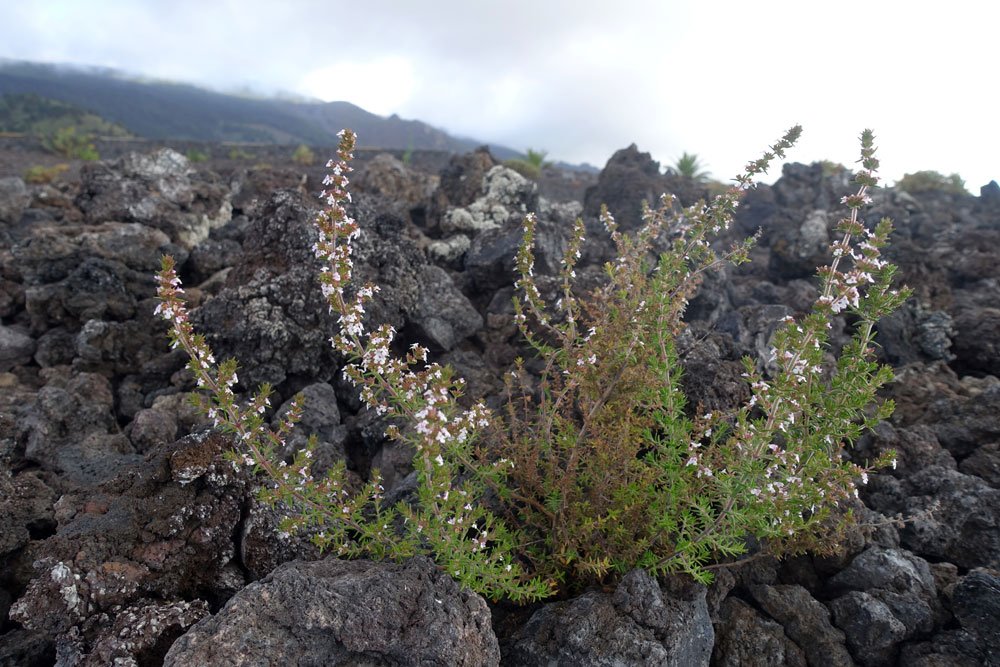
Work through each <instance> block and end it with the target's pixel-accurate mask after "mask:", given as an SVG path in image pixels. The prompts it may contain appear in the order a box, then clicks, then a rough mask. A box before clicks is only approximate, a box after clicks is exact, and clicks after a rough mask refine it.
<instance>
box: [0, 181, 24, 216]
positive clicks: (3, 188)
mask: <svg viewBox="0 0 1000 667" xmlns="http://www.w3.org/2000/svg"><path fill="white" fill-rule="evenodd" d="M30 203H31V193H30V192H28V188H27V187H26V186H25V184H24V181H23V180H21V179H20V178H18V177H17V176H8V177H6V178H0V223H8V224H13V223H16V222H18V221H19V220H20V219H21V213H23V212H24V209H26V208H28V204H30Z"/></svg>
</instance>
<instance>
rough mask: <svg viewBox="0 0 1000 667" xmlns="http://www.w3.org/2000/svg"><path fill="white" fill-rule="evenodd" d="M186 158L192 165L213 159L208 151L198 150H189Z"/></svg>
mask: <svg viewBox="0 0 1000 667" xmlns="http://www.w3.org/2000/svg"><path fill="white" fill-rule="evenodd" d="M184 156H185V157H187V159H188V162H192V163H198V162H206V161H208V158H209V157H211V156H210V155H209V154H208V153H207V152H206V151H202V150H198V149H197V148H190V149H188V151H187V153H185V154H184Z"/></svg>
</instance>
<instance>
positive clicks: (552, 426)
mask: <svg viewBox="0 0 1000 667" xmlns="http://www.w3.org/2000/svg"><path fill="white" fill-rule="evenodd" d="M799 132H800V128H798V127H796V128H793V129H792V130H791V131H789V133H788V134H787V135H786V136H785V137H784V138H783V139H782V140H781V141H779V142H778V143H777V144H776V145H775V146H774V147H772V149H771V150H770V151H768V152H767V153H765V155H764V156H763V157H762V158H761V159H760V160H757V161H755V162H752V163H750V164H749V165H748V166H747V169H746V172H745V173H744V174H743V175H741V176H739V177H738V178H737V179H736V185H734V186H733V187H732V188H730V189H729V190H728V191H727V192H726V193H725V194H722V195H720V196H718V197H716V198H715V199H714V201H713V202H712V203H711V205H709V206H704V205H701V204H698V205H695V206H692V207H689V208H687V209H684V210H681V211H675V210H674V202H673V200H672V199H671V198H669V197H664V199H663V200H662V202H661V206H660V207H659V208H658V209H656V210H649V209H648V208H647V210H646V212H645V225H644V226H643V228H642V229H641V230H640V231H639V232H638V233H637V234H636V236H635V237H633V238H628V237H625V236H623V235H621V234H620V233H619V232H618V231H617V229H616V227H615V223H614V219H613V217H612V216H611V214H610V213H608V211H607V210H606V209H605V210H604V211H603V212H602V216H601V218H602V221H603V222H604V224H605V226H606V227H607V229H608V231H609V232H610V234H611V237H612V239H613V240H614V242H615V243H616V245H617V249H618V259H617V261H616V262H614V263H610V264H608V265H607V266H606V267H605V272H606V274H607V283H606V285H605V286H604V287H603V288H602V289H600V290H597V291H596V292H595V293H593V294H592V295H590V296H589V297H588V298H586V299H585V300H581V299H579V298H578V297H577V296H576V295H575V294H574V291H573V289H572V284H573V279H574V277H575V268H574V267H575V264H576V261H577V260H578V259H579V257H580V245H581V243H582V240H583V224H582V223H581V222H578V223H577V225H576V229H575V233H574V234H573V236H572V238H571V240H570V243H569V245H568V250H567V253H566V255H565V257H564V259H563V263H562V288H561V298H560V299H559V301H558V302H557V303H556V304H555V311H556V312H554V313H553V312H550V310H549V309H548V308H547V307H546V304H545V303H544V302H543V300H542V299H541V296H540V293H539V290H538V288H537V286H536V284H535V281H534V278H533V263H534V258H533V255H532V249H531V244H532V240H533V236H534V232H535V221H534V219H533V218H532V217H530V216H529V217H528V219H527V220H526V221H525V229H524V239H525V241H524V243H523V244H522V246H521V249H520V254H519V256H518V269H519V272H520V279H519V281H518V286H519V287H520V288H521V290H522V292H523V293H524V303H523V304H522V303H521V302H520V301H518V302H516V303H515V312H516V313H517V318H518V322H519V324H520V326H521V331H522V333H523V335H524V337H525V338H526V339H527V341H528V342H529V343H530V344H531V346H532V347H533V348H534V349H535V350H536V352H537V353H538V354H539V356H540V357H541V358H542V359H543V360H544V361H545V366H544V369H543V371H542V374H541V378H540V380H539V381H538V383H537V387H536V386H532V385H531V383H530V381H529V380H530V379H529V378H526V377H525V375H526V374H525V372H524V369H523V367H522V366H519V367H518V368H517V369H516V371H515V373H514V375H513V377H512V378H511V380H510V382H509V383H508V390H509V391H510V392H511V393H512V394H513V396H514V397H515V399H516V400H512V401H510V402H509V403H508V406H509V407H508V410H507V413H506V420H505V422H504V423H503V426H502V427H501V428H498V429H496V430H495V431H494V434H495V437H496V438H497V440H498V442H499V451H500V452H501V455H502V456H505V457H507V458H509V459H510V461H511V463H512V465H511V469H510V472H509V475H508V478H507V479H505V480H501V479H497V480H495V482H494V484H495V486H497V487H498V488H501V489H502V491H501V498H502V499H503V500H505V501H506V516H507V517H508V518H509V520H510V521H511V522H512V524H513V525H517V526H519V528H521V530H522V531H523V532H524V535H525V537H526V538H527V542H526V544H527V545H529V546H528V547H526V554H527V556H528V557H529V559H530V561H531V563H532V569H533V570H534V571H535V572H540V573H542V574H544V575H545V576H547V577H551V578H554V579H561V578H563V577H564V576H566V575H569V576H570V577H572V578H577V579H581V578H582V579H584V580H586V579H592V578H599V577H603V576H604V575H606V574H608V573H609V572H626V571H628V570H629V569H631V568H633V567H635V566H636V565H638V566H641V567H644V568H647V569H649V570H650V571H652V572H657V573H658V572H666V571H675V570H679V571H684V572H687V573H689V574H690V575H692V576H694V577H695V578H696V579H699V580H701V581H708V580H709V579H710V575H709V572H708V570H707V569H706V566H707V565H709V564H710V563H712V562H713V561H716V560H718V558H719V557H720V556H734V555H737V554H741V553H743V552H745V551H746V549H747V538H748V537H754V538H756V539H757V540H763V541H765V542H766V547H767V549H768V550H769V551H770V552H772V553H776V554H781V553H787V552H792V551H798V550H801V549H803V548H810V549H813V550H821V549H822V548H823V547H824V546H825V547H827V548H828V547H830V546H831V542H830V540H829V539H828V538H829V537H830V536H831V535H833V534H835V533H836V532H837V530H838V529H839V528H842V527H843V526H844V523H845V522H846V521H848V520H849V516H847V515H844V514H843V513H842V514H841V515H840V516H836V517H835V516H834V514H833V513H834V510H835V509H836V508H837V503H838V501H840V500H842V499H844V498H846V497H847V496H849V495H851V494H856V489H855V486H854V484H855V480H857V479H860V480H861V481H862V482H864V481H867V476H868V474H869V473H870V472H871V471H872V470H873V469H874V468H876V467H879V466H882V465H885V464H888V463H889V462H890V460H891V454H890V455H889V456H887V457H885V458H884V459H883V460H880V461H876V462H874V463H872V464H871V465H870V466H868V467H859V466H857V465H855V464H853V463H850V462H847V461H846V460H842V459H841V457H840V454H841V449H842V444H843V443H844V442H851V441H853V440H854V439H855V438H856V437H857V436H858V435H860V433H861V432H862V430H863V429H865V428H867V427H870V426H872V425H874V424H875V423H876V422H877V421H878V420H879V419H881V418H884V417H885V416H887V414H888V413H889V412H891V409H892V404H891V403H889V402H886V403H884V404H882V405H881V406H880V407H879V409H876V410H869V408H870V407H871V406H873V404H874V403H875V399H876V395H875V394H876V391H877V390H878V388H879V387H880V386H882V385H883V384H884V383H885V382H887V381H888V380H889V379H891V377H892V373H891V371H890V369H889V368H887V367H881V366H879V365H878V364H876V363H875V362H874V361H873V352H872V350H871V348H870V346H871V342H872V336H873V326H874V324H875V322H876V321H877V320H878V319H879V318H880V317H882V316H883V315H885V314H887V313H889V312H891V311H892V310H894V309H895V308H896V307H897V306H898V305H899V304H900V303H901V302H902V300H903V299H904V298H905V294H903V293H900V292H897V291H894V290H892V289H891V287H890V283H891V280H892V275H893V272H894V270H895V267H893V266H892V265H891V264H888V263H887V262H886V261H885V260H884V259H881V256H880V248H881V247H883V246H884V245H885V244H886V240H887V237H888V234H889V232H890V229H891V225H890V223H889V221H888V220H883V221H882V222H880V223H879V224H878V225H877V226H876V228H875V230H874V231H867V230H866V229H865V227H864V226H863V225H862V224H861V222H860V221H859V219H858V211H859V209H860V208H861V207H862V206H864V205H865V204H867V203H869V202H870V201H871V200H870V198H869V197H868V194H867V192H868V189H869V188H870V187H872V186H874V185H875V183H876V179H875V176H874V171H875V169H876V168H877V166H878V162H877V160H876V159H875V157H874V148H873V147H872V144H873V137H872V134H871V132H867V131H866V132H865V133H864V134H863V135H862V151H861V155H862V159H861V162H862V171H861V172H860V173H859V174H858V176H857V178H856V181H857V183H858V186H859V187H858V190H857V192H856V193H854V194H851V195H847V196H845V197H844V198H843V200H842V201H843V203H844V204H845V205H846V206H847V208H848V210H849V211H850V214H849V216H848V217H845V218H844V219H843V220H841V221H840V223H839V225H838V227H837V229H838V232H839V233H840V235H841V236H840V238H839V239H838V240H837V241H836V242H834V243H833V244H832V254H833V262H832V263H831V264H830V265H829V266H826V267H822V268H821V269H819V275H820V279H821V286H822V288H821V292H820V295H819V297H818V299H817V301H816V303H815V304H814V307H813V310H812V312H811V313H810V314H808V315H807V316H805V317H804V318H802V319H801V320H799V321H796V320H795V319H794V318H791V317H788V318H786V320H785V322H784V324H783V326H782V327H781V328H780V329H779V330H778V331H777V333H776V334H775V335H774V338H773V343H772V344H773V348H772V350H771V354H772V358H771V359H770V361H771V362H773V363H774V364H776V366H777V373H776V374H774V375H773V377H765V376H764V375H763V373H762V372H761V371H760V370H759V369H758V367H757V365H756V364H755V362H754V361H753V360H751V359H744V365H745V373H744V377H745V378H746V379H747V382H749V383H750V387H751V389H752V396H751V398H750V400H749V403H748V404H747V405H746V406H744V407H743V408H741V409H740V410H739V411H737V412H736V413H735V414H721V413H715V414H713V413H705V412H703V411H702V410H701V409H700V408H698V407H695V409H694V410H691V409H690V406H688V404H687V400H686V397H685V395H684V393H683V391H682V389H681V385H680V378H681V371H682V368H681V364H680V360H679V358H678V353H677V348H676V339H677V336H678V334H679V333H680V332H681V330H682V329H683V327H684V323H683V322H682V316H683V314H684V307H685V305H686V304H687V300H688V298H689V297H691V296H693V295H694V293H695V292H696V291H697V288H698V284H699V282H700V278H701V276H702V275H703V274H704V273H705V272H706V271H708V270H710V269H711V268H712V267H714V266H716V265H718V264H719V263H720V262H724V261H730V262H734V263H741V262H744V261H746V260H747V253H748V251H749V249H750V247H751V245H752V243H753V240H754V239H752V238H751V239H746V240H745V241H744V242H742V243H740V244H737V245H735V246H734V247H733V248H731V249H730V250H729V251H728V252H727V253H725V254H723V255H722V256H719V255H717V254H716V253H715V252H714V251H713V250H712V248H711V247H710V245H709V242H708V239H709V238H710V237H711V236H712V235H715V234H718V233H719V232H721V231H722V230H724V229H728V228H729V226H730V223H731V221H732V216H733V212H734V211H735V209H736V207H737V206H738V204H739V200H740V197H741V196H742V194H743V192H745V191H746V190H747V189H749V188H750V187H752V184H753V179H754V177H755V176H756V175H757V174H759V173H760V172H762V171H764V170H766V168H767V166H768V164H769V162H770V161H771V160H772V159H773V158H774V157H775V156H783V154H784V151H785V149H787V148H788V147H790V146H791V145H792V144H793V143H794V141H795V140H796V138H797V137H798V134H799ZM664 233H666V234H668V235H670V236H671V237H672V240H671V245H670V248H669V250H668V251H667V252H664V253H662V254H661V255H660V256H659V259H658V261H657V262H656V263H655V264H653V265H650V264H649V263H648V260H647V257H648V255H649V253H650V252H651V250H652V249H653V243H654V241H655V240H656V239H657V238H658V237H660V236H661V235H662V234H664ZM845 263H846V264H849V266H846V267H845V266H844V265H845ZM843 311H850V312H851V313H853V314H854V315H855V316H856V317H857V318H858V320H859V324H858V325H857V329H856V332H855V335H854V337H853V340H852V341H851V343H850V344H848V345H847V346H846V347H845V348H844V350H843V351H842V353H841V355H840V359H839V360H838V362H837V365H836V368H828V367H827V366H828V365H827V364H826V363H825V361H824V355H825V354H826V351H827V345H826V343H827V339H828V330H829V329H830V327H831V322H830V320H831V317H832V316H833V315H836V314H837V313H840V312H843ZM532 324H533V325H534V326H531V325H532Z"/></svg>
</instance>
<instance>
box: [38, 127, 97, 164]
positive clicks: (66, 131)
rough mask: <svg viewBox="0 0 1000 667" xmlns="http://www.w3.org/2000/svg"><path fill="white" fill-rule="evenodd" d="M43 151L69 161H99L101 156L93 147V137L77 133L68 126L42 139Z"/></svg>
mask: <svg viewBox="0 0 1000 667" xmlns="http://www.w3.org/2000/svg"><path fill="white" fill-rule="evenodd" d="M42 146H43V147H44V148H45V150H48V151H51V152H52V153H55V154H57V155H62V156H63V157H67V158H70V159H71V160H99V159H100V158H101V156H100V155H99V154H98V152H97V149H96V148H95V147H94V142H93V137H92V136H91V135H89V134H84V133H82V132H79V131H78V130H77V128H76V127H74V126H72V125H70V126H65V127H60V128H59V129H57V130H56V131H55V132H54V133H53V134H51V135H46V136H44V137H43V138H42Z"/></svg>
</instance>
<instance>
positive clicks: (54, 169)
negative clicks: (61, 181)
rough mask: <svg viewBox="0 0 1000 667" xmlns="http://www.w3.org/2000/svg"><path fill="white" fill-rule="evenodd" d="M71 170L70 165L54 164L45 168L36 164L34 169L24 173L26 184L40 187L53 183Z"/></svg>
mask: <svg viewBox="0 0 1000 667" xmlns="http://www.w3.org/2000/svg"><path fill="white" fill-rule="evenodd" d="M68 170H69V165H68V164H65V163H59V164H54V165H52V166H51V167H43V166H42V165H40V164H36V165H34V166H32V167H28V169H27V170H25V172H24V181H25V182H26V183H34V184H36V185H40V184H42V183H52V182H53V181H55V180H56V179H57V178H59V176H60V175H61V174H63V173H64V172H66V171H68Z"/></svg>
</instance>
